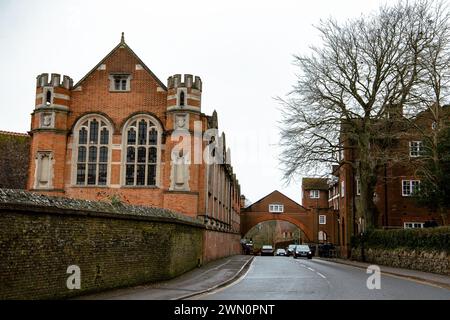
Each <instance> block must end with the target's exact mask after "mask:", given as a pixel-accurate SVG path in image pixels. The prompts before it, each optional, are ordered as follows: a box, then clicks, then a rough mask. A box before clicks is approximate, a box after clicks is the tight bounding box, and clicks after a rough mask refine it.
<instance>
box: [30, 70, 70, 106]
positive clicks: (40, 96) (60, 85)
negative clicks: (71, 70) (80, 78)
mask: <svg viewBox="0 0 450 320" xmlns="http://www.w3.org/2000/svg"><path fill="white" fill-rule="evenodd" d="M72 87H73V80H72V78H71V77H69V76H66V75H64V76H62V78H61V75H60V74H58V73H51V74H48V73H42V74H40V75H38V76H37V77H36V105H35V106H36V110H37V109H41V108H47V109H49V108H52V109H59V110H63V111H68V110H69V105H70V96H71V89H72Z"/></svg>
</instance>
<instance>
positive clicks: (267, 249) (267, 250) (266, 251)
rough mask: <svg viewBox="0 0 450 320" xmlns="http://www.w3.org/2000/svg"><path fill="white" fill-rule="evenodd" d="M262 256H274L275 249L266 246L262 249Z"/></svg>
mask: <svg viewBox="0 0 450 320" xmlns="http://www.w3.org/2000/svg"><path fill="white" fill-rule="evenodd" d="M261 255H262V256H273V247H272V246H270V245H264V246H262V248H261Z"/></svg>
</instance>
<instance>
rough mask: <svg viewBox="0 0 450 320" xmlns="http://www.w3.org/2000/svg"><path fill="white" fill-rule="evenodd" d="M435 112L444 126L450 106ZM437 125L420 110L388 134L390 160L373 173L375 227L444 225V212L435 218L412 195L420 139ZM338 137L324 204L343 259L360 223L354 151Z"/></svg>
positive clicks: (421, 145)
mask: <svg viewBox="0 0 450 320" xmlns="http://www.w3.org/2000/svg"><path fill="white" fill-rule="evenodd" d="M435 114H440V118H441V121H442V122H441V124H440V125H441V126H442V127H448V125H449V124H450V123H449V120H450V107H449V106H445V107H442V108H439V110H438V112H436V113H435ZM437 121H438V120H437V119H435V117H434V116H433V115H432V114H431V113H430V112H429V111H425V112H422V113H421V114H419V116H418V117H416V118H415V120H414V121H413V122H411V123H409V124H407V125H405V123H408V122H403V121H399V123H403V124H402V125H401V126H399V128H398V129H397V130H396V131H395V132H394V134H393V135H392V140H393V142H392V147H391V149H390V150H389V154H390V158H391V159H392V160H389V161H387V162H386V164H385V165H384V166H382V167H381V168H380V169H379V171H378V172H377V176H378V178H377V184H376V187H375V193H374V198H373V199H374V203H375V205H376V210H377V222H376V226H377V227H378V228H384V229H392V228H423V227H424V226H425V224H426V223H427V222H431V223H436V224H437V225H448V224H449V220H448V215H449V213H448V212H447V213H446V214H444V215H441V214H439V213H438V212H433V211H431V210H429V209H428V208H426V207H420V206H418V205H417V203H416V201H415V199H414V197H413V193H414V191H415V190H416V188H418V187H419V186H420V180H421V178H420V176H419V175H418V174H417V168H418V167H419V166H420V163H421V161H422V158H421V157H422V152H423V149H424V140H425V139H428V138H430V136H431V135H432V131H433V130H436V124H437ZM342 136H343V135H341V141H342V145H343V150H342V151H341V152H340V155H339V160H340V163H339V164H338V165H334V166H333V167H332V178H331V179H328V195H327V201H328V207H329V210H330V212H333V213H334V214H333V215H334V217H335V220H336V221H337V229H338V233H337V234H338V237H337V240H338V244H339V245H340V246H341V249H342V251H341V254H342V255H344V256H345V255H348V254H349V248H350V240H351V237H352V236H353V235H356V234H358V233H359V232H361V230H362V228H363V223H364V222H363V221H360V220H359V219H358V218H357V217H358V216H360V215H359V214H358V210H360V209H359V201H358V200H359V197H360V186H359V181H358V178H357V174H356V169H355V168H354V167H353V166H352V163H354V162H355V161H357V159H358V152H357V149H356V148H353V147H352V144H351V142H350V141H349V140H346V139H344V138H342ZM325 181H326V180H325ZM323 187H325V185H324V186H323ZM321 195H322V194H321ZM324 195H325V194H324ZM321 205H323V203H321ZM446 217H447V218H446Z"/></svg>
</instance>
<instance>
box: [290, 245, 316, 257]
mask: <svg viewBox="0 0 450 320" xmlns="http://www.w3.org/2000/svg"><path fill="white" fill-rule="evenodd" d="M298 257H306V258H308V259H312V252H311V249H310V248H309V246H307V245H304V244H301V245H298V246H296V247H295V250H294V259H297V258H298Z"/></svg>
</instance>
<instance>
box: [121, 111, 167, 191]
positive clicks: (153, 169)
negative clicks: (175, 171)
mask: <svg viewBox="0 0 450 320" xmlns="http://www.w3.org/2000/svg"><path fill="white" fill-rule="evenodd" d="M160 136H161V128H160V126H159V125H158V123H157V121H156V120H155V119H153V118H151V117H150V116H145V115H143V116H137V117H134V118H132V119H131V120H129V121H128V122H127V125H126V126H125V128H124V135H123V137H124V140H125V146H124V150H125V152H124V153H125V157H124V166H125V167H124V170H123V171H124V172H125V177H124V184H125V185H126V186H157V185H158V168H159V162H160V159H159V158H160Z"/></svg>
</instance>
